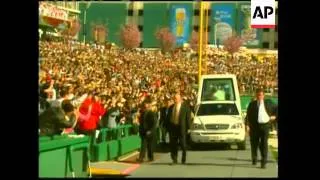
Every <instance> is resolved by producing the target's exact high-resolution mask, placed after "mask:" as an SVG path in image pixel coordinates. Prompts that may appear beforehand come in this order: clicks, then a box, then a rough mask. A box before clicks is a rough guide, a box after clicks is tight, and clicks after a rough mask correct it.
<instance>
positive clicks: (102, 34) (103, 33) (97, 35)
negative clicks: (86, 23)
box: [91, 23, 108, 44]
mask: <svg viewBox="0 0 320 180" xmlns="http://www.w3.org/2000/svg"><path fill="white" fill-rule="evenodd" d="M91 33H92V37H93V39H94V41H95V42H97V43H101V44H104V43H105V41H106V39H107V37H108V29H107V27H106V25H105V24H103V23H92V24H91Z"/></svg>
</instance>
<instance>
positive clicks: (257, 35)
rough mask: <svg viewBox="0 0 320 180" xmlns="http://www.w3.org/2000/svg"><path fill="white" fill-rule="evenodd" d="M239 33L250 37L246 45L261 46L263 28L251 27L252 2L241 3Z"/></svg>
mask: <svg viewBox="0 0 320 180" xmlns="http://www.w3.org/2000/svg"><path fill="white" fill-rule="evenodd" d="M238 10H239V16H238V22H239V26H238V27H239V29H238V31H239V32H240V33H239V34H240V35H241V36H242V37H243V36H247V37H250V40H249V41H247V42H246V43H245V44H244V45H245V46H247V47H257V48H258V47H260V46H261V38H262V30H261V29H253V28H251V17H250V15H251V5H250V3H246V4H240V5H239V8H238Z"/></svg>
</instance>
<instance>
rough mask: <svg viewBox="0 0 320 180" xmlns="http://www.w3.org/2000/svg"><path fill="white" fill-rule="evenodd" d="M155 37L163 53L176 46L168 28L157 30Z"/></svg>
mask: <svg viewBox="0 0 320 180" xmlns="http://www.w3.org/2000/svg"><path fill="white" fill-rule="evenodd" d="M155 36H156V38H157V39H158V40H159V42H160V48H161V50H162V52H163V53H166V52H169V51H172V50H173V48H174V46H175V44H176V37H175V36H174V34H173V33H172V32H170V29H169V28H168V27H164V28H160V29H158V30H157V31H156V34H155Z"/></svg>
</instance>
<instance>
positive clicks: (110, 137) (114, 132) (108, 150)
mask: <svg viewBox="0 0 320 180" xmlns="http://www.w3.org/2000/svg"><path fill="white" fill-rule="evenodd" d="M131 128H134V126H133V125H120V126H118V127H116V128H113V129H109V128H104V129H100V130H99V135H98V137H96V138H95V140H94V142H93V143H94V145H93V146H94V154H93V161H106V160H113V159H117V158H118V157H120V156H122V155H124V154H126V153H129V152H132V151H134V150H137V149H139V148H140V143H141V142H140V137H139V135H138V133H136V134H130V133H129V132H130V129H131Z"/></svg>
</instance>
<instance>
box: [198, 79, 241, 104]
mask: <svg viewBox="0 0 320 180" xmlns="http://www.w3.org/2000/svg"><path fill="white" fill-rule="evenodd" d="M201 101H236V96H235V91H234V86H233V83H232V78H223V79H204V80H203V85H202V94H201Z"/></svg>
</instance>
